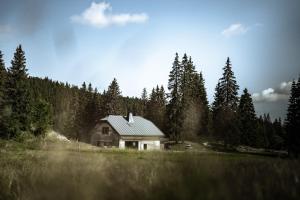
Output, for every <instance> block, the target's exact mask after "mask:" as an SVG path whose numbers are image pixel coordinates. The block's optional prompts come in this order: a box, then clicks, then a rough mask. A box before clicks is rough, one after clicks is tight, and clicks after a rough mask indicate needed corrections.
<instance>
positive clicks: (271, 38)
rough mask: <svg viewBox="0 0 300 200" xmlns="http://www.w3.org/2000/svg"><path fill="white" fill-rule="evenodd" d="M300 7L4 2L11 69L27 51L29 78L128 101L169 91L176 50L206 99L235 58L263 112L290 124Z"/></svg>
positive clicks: (3, 29)
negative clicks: (200, 78) (115, 93)
mask: <svg viewBox="0 0 300 200" xmlns="http://www.w3.org/2000/svg"><path fill="white" fill-rule="evenodd" d="M299 8H300V1H299V0H222V1H217V0H185V1H182V0H107V1H90V0H64V1H63V0H51V1H50V0H0V50H1V51H2V53H3V54H4V59H5V64H6V67H9V66H10V61H11V59H12V57H13V53H14V51H15V49H16V47H17V45H18V44H22V47H23V49H24V50H25V54H26V58H27V67H28V72H29V74H30V75H31V76H38V77H49V78H51V79H53V80H58V81H62V82H68V83H71V84H74V85H78V86H80V85H81V84H82V83H83V82H84V81H85V82H88V83H89V82H91V83H92V85H93V86H94V87H97V88H98V90H99V91H103V90H104V89H106V88H107V87H108V85H109V83H110V82H111V81H112V79H113V78H114V77H115V78H117V80H118V83H119V85H120V88H121V91H122V94H123V95H124V96H140V95H141V92H142V89H143V88H144V87H146V88H147V90H148V92H150V91H151V89H152V88H153V87H155V86H156V85H157V84H158V85H164V86H165V88H167V82H168V75H169V72H170V70H171V66H172V62H173V60H174V57H175V53H176V52H178V53H179V55H180V57H182V56H183V54H184V53H187V54H188V55H189V56H191V57H192V59H193V61H194V64H195V65H196V69H197V71H202V73H203V75H204V78H205V86H206V89H207V93H208V99H209V101H210V102H212V101H213V96H214V89H215V86H216V84H217V82H218V79H219V78H220V77H221V76H222V68H223V67H224V64H225V61H226V58H227V57H230V58H231V61H232V68H233V71H234V73H235V76H236V78H237V83H238V84H239V86H240V91H239V94H242V90H243V89H244V88H248V90H249V91H250V92H251V94H252V97H253V100H254V105H255V108H256V112H257V114H258V115H260V114H263V113H270V114H271V116H272V117H273V118H275V117H282V118H284V117H285V113H286V109H287V101H288V96H289V90H290V85H291V81H292V80H293V79H297V78H298V75H299V73H300V62H299V58H300V37H299V36H300V12H299V11H298V10H299Z"/></svg>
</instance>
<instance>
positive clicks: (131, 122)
mask: <svg viewBox="0 0 300 200" xmlns="http://www.w3.org/2000/svg"><path fill="white" fill-rule="evenodd" d="M128 123H129V124H133V123H134V120H133V116H132V113H129V116H128Z"/></svg>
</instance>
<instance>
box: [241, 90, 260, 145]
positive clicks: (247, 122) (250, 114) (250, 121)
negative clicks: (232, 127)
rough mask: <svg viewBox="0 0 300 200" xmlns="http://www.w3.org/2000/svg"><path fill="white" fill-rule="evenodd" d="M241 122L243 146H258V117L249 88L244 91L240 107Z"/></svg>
mask: <svg viewBox="0 0 300 200" xmlns="http://www.w3.org/2000/svg"><path fill="white" fill-rule="evenodd" d="M238 117H239V121H240V132H241V144H244V145H249V146H256V143H257V136H256V133H257V132H256V129H257V128H256V115H255V110H254V105H253V102H252V98H251V95H250V94H249V93H248V90H247V88H245V89H244V91H243V94H242V96H241V99H240V104H239V107H238Z"/></svg>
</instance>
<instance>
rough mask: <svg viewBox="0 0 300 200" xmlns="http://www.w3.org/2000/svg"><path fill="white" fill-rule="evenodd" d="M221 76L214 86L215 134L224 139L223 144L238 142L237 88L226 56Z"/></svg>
mask: <svg viewBox="0 0 300 200" xmlns="http://www.w3.org/2000/svg"><path fill="white" fill-rule="evenodd" d="M223 70H224V72H223V76H222V78H220V80H219V82H218V85H217V87H216V94H215V101H214V103H213V120H214V122H213V123H214V129H215V135H218V136H219V137H220V138H221V139H223V140H224V146H227V145H236V144H238V143H239V139H240V138H239V131H238V126H237V125H238V120H237V119H238V118H237V107H238V100H239V99H238V96H237V95H238V89H239V86H238V85H237V83H236V80H235V76H234V73H233V71H232V68H231V62H230V59H229V58H227V61H226V65H225V67H224V68H223Z"/></svg>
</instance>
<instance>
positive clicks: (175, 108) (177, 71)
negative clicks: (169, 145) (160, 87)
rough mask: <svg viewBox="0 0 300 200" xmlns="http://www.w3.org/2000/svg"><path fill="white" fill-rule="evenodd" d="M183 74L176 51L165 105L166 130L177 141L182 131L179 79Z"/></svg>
mask: <svg viewBox="0 0 300 200" xmlns="http://www.w3.org/2000/svg"><path fill="white" fill-rule="evenodd" d="M182 74H183V68H182V65H181V64H180V62H179V56H178V53H176V54H175V59H174V62H173V65H172V70H171V71H170V74H169V82H168V89H169V91H170V100H169V104H168V106H167V113H168V114H167V115H168V130H169V134H170V136H172V138H173V139H175V140H176V141H177V142H178V140H179V139H180V137H181V131H182V122H183V117H182V112H181V108H182V105H181V98H182V95H181V93H180V81H181V78H182Z"/></svg>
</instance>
